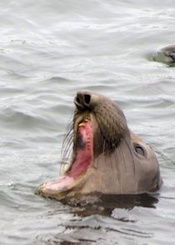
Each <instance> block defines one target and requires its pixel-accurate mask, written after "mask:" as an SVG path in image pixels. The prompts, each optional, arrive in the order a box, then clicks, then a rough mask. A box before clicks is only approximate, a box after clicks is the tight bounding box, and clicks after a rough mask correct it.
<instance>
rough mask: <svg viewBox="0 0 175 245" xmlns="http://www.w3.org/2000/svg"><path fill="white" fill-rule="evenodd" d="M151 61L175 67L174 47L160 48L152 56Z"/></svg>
mask: <svg viewBox="0 0 175 245" xmlns="http://www.w3.org/2000/svg"><path fill="white" fill-rule="evenodd" d="M153 60H154V61H157V62H162V63H166V64H170V65H175V45H171V46H167V47H165V48H162V49H161V50H160V51H158V52H157V53H156V54H155V55H154V57H153Z"/></svg>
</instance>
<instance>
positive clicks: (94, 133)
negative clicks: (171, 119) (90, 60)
mask: <svg viewBox="0 0 175 245" xmlns="http://www.w3.org/2000/svg"><path fill="white" fill-rule="evenodd" d="M74 103H75V111H74V117H73V123H72V125H71V127H70V130H69V132H68V134H67V135H66V138H65V147H64V153H68V152H69V148H70V147H71V146H72V154H71V160H70V164H69V166H68V168H67V169H66V170H65V171H64V173H63V175H62V176H60V177H59V178H58V179H57V180H54V181H50V182H46V183H43V184H42V185H41V186H40V187H39V189H38V192H39V194H41V195H43V196H47V197H52V198H56V199H59V200H61V199H68V198H70V197H76V196H79V197H80V196H82V195H88V194H92V193H93V194H94V193H101V194H139V193H145V192H154V191H157V190H158V189H159V188H160V186H161V183H162V180H161V177H160V171H159V165H158V161H157V158H156V156H155V153H154V152H153V150H152V149H151V148H150V146H149V145H147V144H145V143H144V142H143V141H142V140H141V139H140V138H139V137H138V136H137V135H135V134H134V133H133V132H131V131H130V130H129V128H128V126H127V122H126V118H125V116H124V114H123V112H122V110H121V109H120V108H119V107H118V105H117V104H116V103H114V102H113V101H112V100H110V99H108V98H107V97H105V96H103V95H100V94H97V93H93V92H91V91H79V92H78V93H77V95H76V96H75V99H74ZM71 140H72V141H71ZM63 155H65V154H63Z"/></svg>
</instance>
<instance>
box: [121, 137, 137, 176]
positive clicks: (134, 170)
mask: <svg viewBox="0 0 175 245" xmlns="http://www.w3.org/2000/svg"><path fill="white" fill-rule="evenodd" d="M124 142H125V143H126V146H127V148H128V150H129V152H130V154H131V156H132V163H133V172H134V177H135V176H136V168H135V160H134V156H133V152H132V150H131V148H130V145H129V144H128V142H127V140H126V138H124Z"/></svg>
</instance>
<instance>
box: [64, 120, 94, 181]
mask: <svg viewBox="0 0 175 245" xmlns="http://www.w3.org/2000/svg"><path fill="white" fill-rule="evenodd" d="M78 130H79V133H80V135H81V138H82V141H83V143H84V147H83V149H78V150H77V154H76V157H75V160H74V162H73V164H72V166H71V168H70V169H69V171H68V173H67V175H68V176H69V177H73V178H77V177H79V176H80V175H81V174H83V173H84V172H86V170H87V168H88V166H89V164H90V163H91V160H92V154H93V149H92V147H93V134H92V123H91V121H90V120H87V121H85V122H83V123H81V124H80V125H79V128H78Z"/></svg>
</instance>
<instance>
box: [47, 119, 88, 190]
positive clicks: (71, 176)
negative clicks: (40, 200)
mask: <svg viewBox="0 0 175 245" xmlns="http://www.w3.org/2000/svg"><path fill="white" fill-rule="evenodd" d="M78 133H79V135H80V137H81V143H82V144H83V147H78V149H77V152H76V155H75V159H74V161H73V163H72V165H71V166H70V168H69V170H68V171H67V172H66V173H65V175H64V176H62V177H60V178H59V179H58V180H55V181H50V182H47V183H45V184H44V189H45V191H54V192H55V191H57V192H58V191H63V190H64V188H66V187H67V186H69V185H71V184H72V183H73V182H74V181H75V179H77V178H78V177H80V176H81V175H82V174H84V173H85V172H86V171H87V169H88V167H89V165H90V163H91V161H92V158H93V132H92V122H91V121H90V120H85V121H83V122H82V123H80V124H79V127H78Z"/></svg>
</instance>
